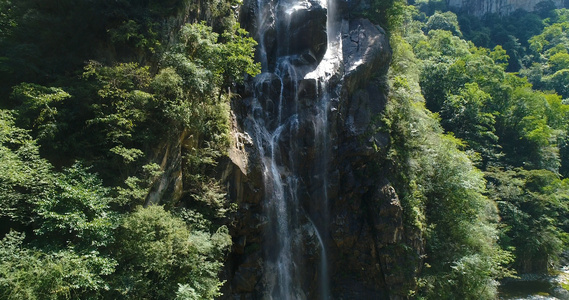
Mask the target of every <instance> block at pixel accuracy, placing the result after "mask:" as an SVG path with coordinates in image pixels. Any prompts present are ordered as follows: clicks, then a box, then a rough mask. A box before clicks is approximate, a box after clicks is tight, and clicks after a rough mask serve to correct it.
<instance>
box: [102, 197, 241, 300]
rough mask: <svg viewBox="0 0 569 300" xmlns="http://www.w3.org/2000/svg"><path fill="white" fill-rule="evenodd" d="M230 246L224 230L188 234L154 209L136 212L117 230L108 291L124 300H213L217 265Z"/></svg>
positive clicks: (173, 219) (159, 209) (175, 220)
mask: <svg viewBox="0 0 569 300" xmlns="http://www.w3.org/2000/svg"><path fill="white" fill-rule="evenodd" d="M230 244H231V239H230V237H229V235H228V232H227V229H226V228H224V227H222V228H220V229H219V230H218V232H216V233H215V234H213V235H210V234H208V233H205V232H200V231H190V230H189V229H188V228H187V227H186V224H185V223H184V222H183V221H182V220H181V219H179V218H177V217H175V216H173V215H171V214H170V213H169V212H166V211H165V210H164V209H163V208H162V207H160V206H149V207H147V208H139V209H137V210H136V211H135V212H133V213H132V214H131V215H129V216H127V217H126V218H125V219H124V220H123V222H122V224H121V226H120V228H119V229H118V233H117V240H116V244H115V247H116V249H117V250H116V251H118V252H117V258H118V263H119V265H120V266H121V269H120V270H118V271H117V275H116V276H118V278H117V279H119V280H117V281H115V283H116V284H117V286H114V287H113V289H114V290H115V293H117V295H122V297H124V298H126V299H141V298H144V299H173V298H174V297H175V296H176V295H177V298H180V299H214V297H216V296H219V295H220V294H219V288H220V286H221V284H222V283H221V282H220V281H219V279H218V278H217V272H218V270H219V268H220V267H221V263H220V262H219V261H217V259H219V258H220V255H221V253H222V251H224V250H225V249H227V247H228V246H229V245H230ZM156 282H161V288H160V289H156V288H155V284H156Z"/></svg>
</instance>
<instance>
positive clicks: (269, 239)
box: [223, 0, 422, 299]
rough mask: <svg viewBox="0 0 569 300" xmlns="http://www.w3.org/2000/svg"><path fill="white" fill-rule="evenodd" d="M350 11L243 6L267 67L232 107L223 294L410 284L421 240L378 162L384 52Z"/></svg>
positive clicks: (374, 295)
mask: <svg viewBox="0 0 569 300" xmlns="http://www.w3.org/2000/svg"><path fill="white" fill-rule="evenodd" d="M347 15H348V14H346V16H343V14H342V11H336V10H335V8H334V7H333V6H330V3H328V4H326V5H324V4H321V3H319V2H317V1H297V2H294V1H289V2H287V1H284V0H283V1H281V2H280V3H279V2H274V1H265V0H261V1H245V3H244V4H243V7H242V9H241V18H242V20H241V23H242V24H244V26H245V27H246V29H247V30H249V31H250V32H252V36H254V37H255V38H256V39H257V41H258V42H259V47H258V51H257V59H258V60H259V61H260V62H261V63H262V68H263V73H262V74H260V75H258V76H257V77H256V78H253V79H251V80H250V81H249V82H248V83H247V84H246V87H245V90H244V92H243V93H242V97H241V98H240V99H239V100H236V101H234V102H233V103H232V108H233V113H234V117H235V118H234V119H235V120H234V128H233V135H234V138H235V143H234V144H235V147H233V148H232V149H231V150H230V155H229V156H230V158H231V162H230V163H228V164H227V167H226V170H225V172H224V178H225V180H226V182H227V186H228V191H229V197H230V198H231V200H232V201H233V202H235V203H236V204H237V205H238V206H239V209H238V210H237V212H236V213H235V214H234V215H233V216H232V222H231V224H232V227H231V234H232V236H233V250H232V252H231V254H230V255H229V257H228V259H227V262H226V268H225V270H224V274H223V276H224V277H225V279H226V280H227V283H226V285H225V286H224V290H223V292H224V296H223V297H224V298H226V299H404V298H405V295H407V291H408V289H409V288H412V287H413V278H414V276H415V272H416V270H417V267H418V265H419V259H418V257H419V256H420V254H421V252H422V250H421V249H422V243H421V242H420V237H413V235H412V233H409V232H406V231H405V227H404V225H403V208H402V207H401V204H400V202H399V198H398V195H397V193H396V191H395V190H394V188H393V187H392V186H391V184H390V183H389V181H388V180H387V178H386V177H385V176H386V173H387V172H386V170H382V167H381V165H382V164H381V162H382V160H384V159H385V157H384V155H385V153H382V150H381V149H385V148H386V147H387V146H388V145H389V136H388V135H387V134H385V133H382V131H381V130H379V129H381V126H382V124H381V122H380V120H381V118H380V115H381V113H382V112H383V111H384V109H385V105H386V103H387V89H386V84H385V76H386V72H387V69H388V66H389V61H390V58H391V50H390V47H389V43H388V39H387V36H386V34H385V32H384V31H383V30H382V29H381V28H379V27H377V26H376V25H373V24H372V23H370V22H369V21H368V20H364V19H350V18H349V17H347ZM411 240H413V241H416V242H414V243H410V242H409V241H411ZM403 244H406V245H411V247H404V246H403Z"/></svg>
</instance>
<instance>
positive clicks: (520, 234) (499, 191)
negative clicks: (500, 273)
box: [486, 168, 569, 272]
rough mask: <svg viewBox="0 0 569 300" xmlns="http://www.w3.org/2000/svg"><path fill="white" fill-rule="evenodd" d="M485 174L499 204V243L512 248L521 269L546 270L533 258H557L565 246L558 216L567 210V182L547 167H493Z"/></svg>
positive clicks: (565, 235)
mask: <svg viewBox="0 0 569 300" xmlns="http://www.w3.org/2000/svg"><path fill="white" fill-rule="evenodd" d="M486 175H487V178H488V180H489V190H490V193H489V195H491V197H493V198H494V199H495V200H496V202H497V203H498V206H499V208H500V215H501V217H502V223H503V226H504V229H503V230H502V235H503V237H502V238H501V244H502V246H503V247H504V248H510V249H514V253H515V255H516V257H517V258H518V259H517V261H516V267H517V268H518V269H519V270H520V271H523V272H543V271H547V270H544V268H547V265H536V264H532V262H533V261H539V260H543V259H545V260H546V261H556V259H557V258H558V257H559V255H560V254H561V252H562V251H563V249H564V247H563V244H564V240H566V239H567V233H566V232H564V229H563V227H562V224H560V223H559V222H560V221H561V220H560V219H559V217H564V216H566V215H567V212H568V211H567V210H568V208H569V207H568V206H567V204H568V203H567V200H568V198H567V196H568V192H569V190H568V187H569V186H568V182H567V181H566V180H561V179H560V178H559V177H558V175H556V174H555V173H553V172H550V171H546V170H531V171H528V170H524V169H514V170H503V169H497V168H492V169H490V170H489V171H488V172H487V174H486Z"/></svg>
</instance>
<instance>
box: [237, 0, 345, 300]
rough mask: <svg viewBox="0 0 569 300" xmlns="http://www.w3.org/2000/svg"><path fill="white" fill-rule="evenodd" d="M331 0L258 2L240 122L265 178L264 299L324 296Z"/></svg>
mask: <svg viewBox="0 0 569 300" xmlns="http://www.w3.org/2000/svg"><path fill="white" fill-rule="evenodd" d="M333 1H334V0H328V1H326V0H322V1H321V2H319V1H314V0H312V1H310V0H305V1H300V0H257V2H256V5H257V7H256V12H257V15H256V22H257V30H256V33H255V38H256V40H257V41H258V43H259V47H258V51H257V53H258V59H259V61H260V62H261V66H262V73H261V74H260V75H258V76H257V77H256V78H254V83H253V86H254V89H253V94H254V97H253V99H252V101H251V103H250V105H249V112H248V117H247V120H246V122H245V123H246V130H247V131H248V132H249V134H250V135H251V136H252V138H253V140H254V144H255V145H256V147H257V151H258V155H259V160H260V161H261V167H262V170H261V171H262V175H263V180H264V190H265V194H264V202H263V203H264V207H263V208H264V214H265V217H266V219H267V222H268V224H267V226H266V230H265V234H264V243H263V247H264V255H265V257H264V262H265V266H264V276H263V284H264V290H265V292H264V295H263V298H264V299H275V300H281V299H326V300H327V299H330V285H329V274H328V272H329V271H328V270H329V267H328V257H327V244H328V238H327V236H328V222H329V220H328V219H329V217H328V214H329V212H328V206H329V203H328V171H329V170H328V163H329V158H330V148H331V137H330V133H329V132H330V130H329V127H330V122H329V113H330V110H331V105H330V103H331V102H332V101H337V97H338V96H337V94H338V90H339V86H338V84H337V83H336V84H330V80H331V78H333V77H334V75H337V74H338V73H339V71H340V65H341V57H342V49H341V34H340V32H341V30H340V26H339V24H340V22H337V21H336V12H335V9H334V3H333ZM315 252H316V253H317V255H310V254H309V253H315ZM313 256H317V257H318V259H311V257H313ZM314 277H317V278H318V279H317V280H313V279H312V278H314Z"/></svg>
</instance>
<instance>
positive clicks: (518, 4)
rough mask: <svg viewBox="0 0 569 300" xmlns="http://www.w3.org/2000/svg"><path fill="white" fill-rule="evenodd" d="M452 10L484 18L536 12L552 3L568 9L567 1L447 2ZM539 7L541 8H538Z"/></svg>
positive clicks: (479, 0)
mask: <svg viewBox="0 0 569 300" xmlns="http://www.w3.org/2000/svg"><path fill="white" fill-rule="evenodd" d="M446 1H447V5H448V7H449V8H450V9H452V10H459V11H465V12H467V13H469V14H472V15H475V16H483V15H485V14H489V13H497V14H500V15H508V14H511V13H513V12H514V11H516V10H518V9H523V10H525V11H530V12H531V11H534V10H535V9H536V5H538V4H540V3H543V4H545V2H550V3H553V4H554V5H555V7H557V8H562V7H567V4H569V3H567V1H566V0H547V1H544V0H446ZM538 7H539V6H538Z"/></svg>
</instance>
